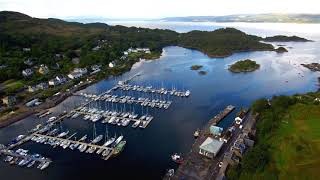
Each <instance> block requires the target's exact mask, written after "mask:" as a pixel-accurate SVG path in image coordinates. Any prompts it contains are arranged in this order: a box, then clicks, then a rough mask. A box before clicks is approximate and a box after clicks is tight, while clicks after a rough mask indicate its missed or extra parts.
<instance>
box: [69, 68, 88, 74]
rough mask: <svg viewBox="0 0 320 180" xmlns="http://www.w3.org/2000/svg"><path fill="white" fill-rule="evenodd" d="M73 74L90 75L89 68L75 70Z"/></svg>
mask: <svg viewBox="0 0 320 180" xmlns="http://www.w3.org/2000/svg"><path fill="white" fill-rule="evenodd" d="M73 72H79V73H81V74H83V75H84V74H87V73H88V70H87V68H74V69H73Z"/></svg>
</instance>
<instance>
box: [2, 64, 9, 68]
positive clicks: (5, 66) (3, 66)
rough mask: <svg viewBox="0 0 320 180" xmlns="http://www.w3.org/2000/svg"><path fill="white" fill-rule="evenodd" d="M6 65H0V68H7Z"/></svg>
mask: <svg viewBox="0 0 320 180" xmlns="http://www.w3.org/2000/svg"><path fill="white" fill-rule="evenodd" d="M7 67H8V66H7V65H4V64H3V65H0V69H5V68H7Z"/></svg>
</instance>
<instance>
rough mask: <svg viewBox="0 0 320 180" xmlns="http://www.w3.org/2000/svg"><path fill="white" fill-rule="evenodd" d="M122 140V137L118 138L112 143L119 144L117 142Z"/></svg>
mask: <svg viewBox="0 0 320 180" xmlns="http://www.w3.org/2000/svg"><path fill="white" fill-rule="evenodd" d="M122 139H123V136H119V137H118V138H117V140H116V141H115V142H114V144H115V145H117V144H119V142H120V141H121V140H122Z"/></svg>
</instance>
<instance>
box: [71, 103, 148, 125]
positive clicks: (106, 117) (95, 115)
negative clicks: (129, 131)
mask: <svg viewBox="0 0 320 180" xmlns="http://www.w3.org/2000/svg"><path fill="white" fill-rule="evenodd" d="M74 113H75V114H78V115H80V114H81V115H83V116H84V117H83V119H84V120H89V121H92V122H94V123H95V122H98V121H100V120H101V122H102V123H104V124H106V123H109V124H113V125H118V126H123V127H126V126H128V125H129V123H130V122H133V123H134V124H133V125H135V127H136V126H138V125H139V127H140V128H143V129H144V128H146V127H147V126H148V125H149V123H150V122H151V121H152V120H153V117H152V116H151V115H147V114H146V115H143V116H141V117H139V118H138V114H135V113H133V112H131V113H130V112H117V111H98V110H97V109H89V108H86V107H84V108H82V109H80V110H78V111H76V112H74ZM78 115H77V116H78Z"/></svg>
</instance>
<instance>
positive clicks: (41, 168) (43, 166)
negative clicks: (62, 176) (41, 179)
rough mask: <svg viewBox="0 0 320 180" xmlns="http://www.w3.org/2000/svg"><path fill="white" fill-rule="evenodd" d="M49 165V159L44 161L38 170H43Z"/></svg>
mask: <svg viewBox="0 0 320 180" xmlns="http://www.w3.org/2000/svg"><path fill="white" fill-rule="evenodd" d="M49 165H50V161H47V162H45V163H44V164H43V165H42V166H41V167H40V170H44V169H45V168H47V167H48V166H49Z"/></svg>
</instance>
